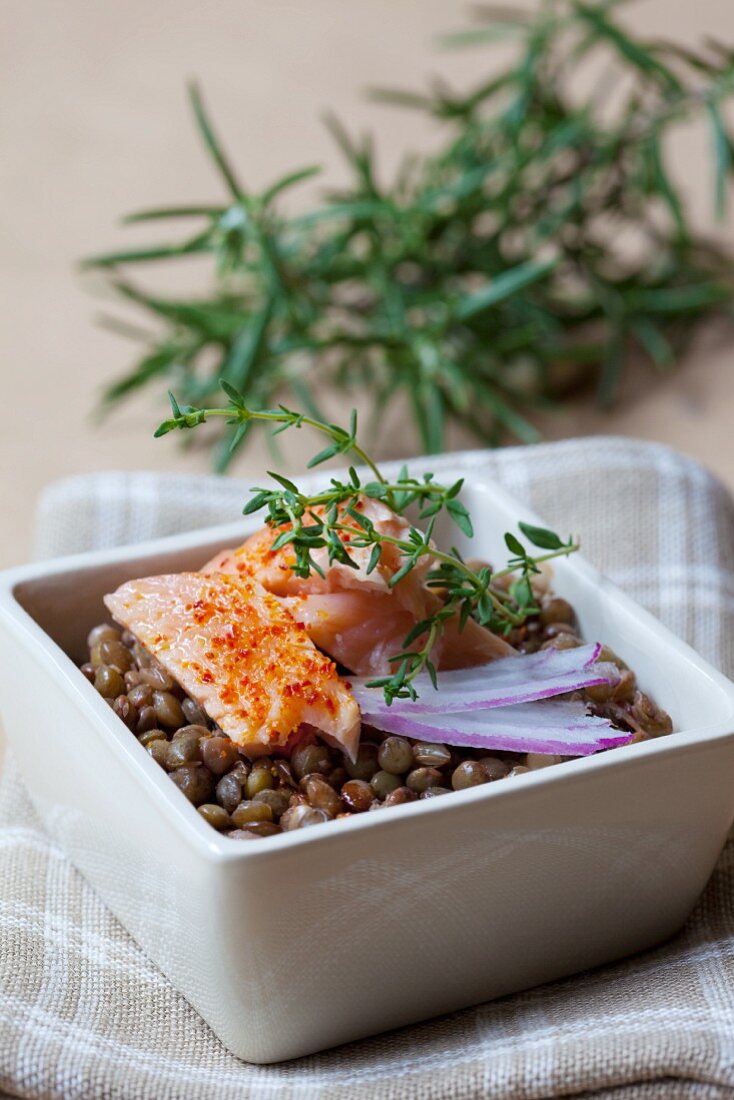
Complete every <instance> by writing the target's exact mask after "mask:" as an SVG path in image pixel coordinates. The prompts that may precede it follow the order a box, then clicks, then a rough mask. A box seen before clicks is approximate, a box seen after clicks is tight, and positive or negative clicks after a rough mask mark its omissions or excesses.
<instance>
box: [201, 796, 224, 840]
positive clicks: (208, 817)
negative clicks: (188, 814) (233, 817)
mask: <svg viewBox="0 0 734 1100" xmlns="http://www.w3.org/2000/svg"><path fill="white" fill-rule="evenodd" d="M198 810H199V813H200V814H201V816H202V817H203V818H204V821H207V822H208V823H209V824H210V825H211V827H212V828H213V829H216V830H217V831H218V832H220V833H221V831H222V829H228V828H229V827H230V825H231V824H232V823H231V821H230V817H229V814H228V813H227V811H226V810H225V809H224V807H223V806H218V805H217V804H216V802H205V803H204V804H203V805H202V806H199V807H198Z"/></svg>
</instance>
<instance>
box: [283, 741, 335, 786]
mask: <svg viewBox="0 0 734 1100" xmlns="http://www.w3.org/2000/svg"><path fill="white" fill-rule="evenodd" d="M333 766H334V765H333V763H332V760H331V756H330V754H329V750H328V749H327V748H326V745H316V744H312V745H300V746H299V747H298V748H297V749H295V750H294V752H293V755H292V757H291V767H292V768H293V773H294V775H295V776H296V778H297V779H303V777H304V775H311V774H312V773H315V772H318V774H319V775H328V774H329V772H330V771H331V770H332V768H333Z"/></svg>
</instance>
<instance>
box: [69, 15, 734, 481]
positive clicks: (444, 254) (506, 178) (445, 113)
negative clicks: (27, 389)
mask: <svg viewBox="0 0 734 1100" xmlns="http://www.w3.org/2000/svg"><path fill="white" fill-rule="evenodd" d="M623 9H624V5H623V4H621V3H619V2H615V0H539V2H538V3H537V4H535V5H528V6H523V7H522V8H519V7H518V8H517V10H515V6H514V5H510V6H508V5H506V4H505V5H494V4H482V5H480V6H478V8H477V16H478V18H479V20H480V22H479V24H478V25H477V26H475V27H471V28H470V29H469V30H467V31H465V32H462V33H461V34H459V35H455V36H452V37H451V38H450V39H448V40H447V41H446V43H445V44H446V45H449V46H457V45H463V46H473V45H476V46H482V47H484V46H486V47H487V48H491V44H492V42H493V41H494V40H495V39H496V38H498V37H500V38H502V40H503V41H504V42H505V43H509V44H510V45H511V46H512V48H513V50H514V56H512V58H511V60H509V61H508V62H507V63H505V64H504V65H501V66H500V67H499V68H498V67H496V66H495V67H494V68H492V67H491V66H490V67H489V69H488V73H487V78H486V79H482V80H480V81H479V82H478V84H477V85H476V87H470V88H468V89H466V90H455V89H450V88H448V87H447V86H446V84H445V83H441V82H436V83H435V84H434V85H433V86H431V87H430V88H429V89H428V90H427V91H426V92H425V93H423V92H421V93H416V92H413V91H407V92H403V91H397V92H393V91H387V92H386V91H380V92H379V93H376V95H375V98H378V99H380V100H381V102H383V103H391V104H393V105H394V106H397V107H399V108H407V109H411V110H418V111H421V112H423V113H424V114H427V115H428V116H430V117H431V118H432V120H433V123H434V126H435V128H436V131H437V134H436V139H437V140H436V142H435V146H436V151H435V152H434V153H432V154H430V155H427V156H417V157H415V156H414V157H406V158H405V161H404V164H403V166H402V167H401V169H400V170H399V171H398V172H397V174H396V175H395V176H394V177H393V178H386V177H385V176H384V174H381V173H380V171H379V167H378V163H377V155H376V152H375V147H374V145H373V143H372V141H371V140H368V139H365V140H357V139H355V138H353V137H352V136H350V135H349V134H348V133H347V132H346V130H345V129H344V127H343V126H342V125H341V124H340V123H338V122H336V121H335V120H333V119H332V120H331V121H330V124H329V125H330V129H331V132H332V134H333V136H334V138H335V140H336V142H337V144H338V146H339V148H340V151H341V153H342V154H343V156H344V158H345V160H346V163H347V170H348V179H349V182H348V184H347V185H346V186H345V187H344V188H343V189H342V190H340V191H338V192H332V193H330V194H327V196H326V197H325V198H324V199H322V200H318V201H316V202H315V203H314V204H313V205H311V206H309V207H308V208H307V209H306V210H305V212H303V213H300V214H295V216H294V215H293V214H292V213H291V212H290V211H288V210H286V209H285V208H284V203H285V202H287V201H288V200H289V198H290V195H291V189H292V188H293V187H295V186H296V185H298V184H300V183H301V182H302V181H304V180H306V179H308V178H310V177H312V176H313V175H314V173H315V171H316V169H314V168H305V169H303V170H302V171H295V172H289V173H287V174H286V175H284V176H283V177H282V178H280V179H278V180H276V181H275V182H274V183H273V184H272V185H270V186H268V187H265V188H264V189H263V190H261V191H259V192H258V191H254V190H252V189H250V188H248V187H246V186H245V184H244V183H243V181H242V180H241V178H240V176H239V173H238V171H237V170H236V167H235V165H234V163H233V160H232V159H231V158H230V157H229V155H228V154H227V153H226V152H225V150H224V147H223V144H222V142H221V141H220V139H219V137H218V135H217V134H216V131H215V128H214V126H213V125H212V122H211V119H210V118H209V115H208V113H207V111H206V110H205V107H204V104H203V102H202V98H201V95H200V93H199V91H198V90H197V89H196V88H193V89H192V90H191V104H192V109H193V113H194V117H195V121H196V126H197V128H198V131H199V133H200V136H201V138H202V140H203V143H204V146H205V149H206V152H207V155H208V156H209V157H210V158H211V160H212V163H213V166H214V168H215V171H216V173H217V177H218V179H219V182H220V184H221V189H222V194H223V197H222V199H221V200H220V201H219V202H213V203H211V202H210V203H204V204H195V205H187V206H171V207H166V208H163V209H160V208H158V209H153V210H145V211H143V212H141V213H138V214H134V215H132V216H131V217H129V218H128V219H127V222H129V223H136V224H139V225H151V226H155V227H159V228H160V229H161V231H163V230H169V229H172V228H174V227H179V226H181V227H183V228H182V229H181V232H180V233H179V234H171V235H170V236H169V235H168V234H166V239H163V240H161V241H156V242H153V243H152V244H150V245H148V246H144V247H136V248H126V249H122V250H120V251H116V252H108V253H106V254H104V255H98V256H95V257H92V258H91V259H90V260H89V261H88V262H87V263H88V266H91V267H95V268H97V269H98V270H99V271H101V272H106V273H107V274H108V277H109V278H110V281H111V286H112V288H113V290H114V291H115V292H116V294H117V297H118V298H119V300H120V302H121V304H122V305H127V306H130V307H132V308H133V309H136V310H138V311H140V312H144V313H145V314H147V316H148V317H149V318H150V320H151V321H152V322H153V326H154V328H153V331H152V332H151V334H150V336H149V337H143V343H144V346H143V350H142V353H141V354H140V356H139V358H138V359H137V362H136V364H135V366H134V367H133V368H132V369H131V370H130V372H129V373H127V374H126V375H125V376H124V377H122V378H120V379H119V381H116V382H115V383H114V384H113V385H112V386H111V387H110V388H109V389H108V390H107V393H106V397H105V401H106V404H107V405H109V404H112V403H114V402H117V401H119V400H121V399H123V398H124V397H126V396H127V395H129V394H131V393H133V392H135V391H137V390H138V389H140V388H141V387H145V386H148V385H150V384H155V383H156V382H161V381H163V380H165V381H166V382H167V383H168V385H170V386H172V387H173V388H174V389H175V390H176V392H177V393H178V394H180V395H181V397H182V398H183V399H184V400H185V401H187V402H191V403H192V404H194V405H197V404H210V405H213V404H214V403H215V402H216V401H217V400H219V397H220V391H219V380H220V379H224V380H226V381H228V382H230V383H231V384H232V385H234V386H236V387H237V389H238V390H239V391H240V392H241V393H243V394H244V395H245V397H246V399H247V402H248V404H249V406H250V407H251V408H263V409H267V408H269V407H271V406H273V405H275V404H277V403H278V401H280V400H285V401H286V403H295V404H297V405H298V407H301V408H304V409H306V410H307V411H308V412H309V413H311V414H312V415H313V416H314V417H316V418H320V419H323V417H322V416H321V414H320V413H319V410H318V401H319V400H320V395H321V394H323V393H324V392H325V391H326V390H329V389H331V390H334V389H336V390H343V391H346V392H348V393H349V394H350V395H351V396H350V403H353V402H354V400H355V398H356V395H358V394H359V395H365V396H366V397H367V398H368V400H369V403H370V404H371V405H372V407H373V409H374V422H375V424H377V423H379V421H380V418H381V416H382V413H383V411H384V410H385V408H386V407H388V406H390V405H392V404H393V402H395V401H396V400H400V399H402V401H403V402H404V403H405V406H406V407H407V409H408V410H409V414H410V415H411V416H412V419H413V423H414V425H415V428H416V429H417V432H418V435H419V437H420V446H421V448H422V449H423V451H425V452H439V451H442V450H444V449H445V440H446V431H447V427H448V425H449V424H450V423H451V422H452V421H453V422H459V423H460V424H461V425H462V426H463V427H464V428H465V429H468V430H469V431H470V432H472V433H474V434H476V435H477V436H478V437H480V438H481V439H482V440H483V441H486V442H489V443H491V444H494V443H497V442H500V441H502V439H504V438H506V437H507V436H508V435H509V436H514V437H518V438H520V439H522V440H524V441H529V440H532V439H533V438H535V437H536V436H537V431H536V427H535V424H534V421H535V419H536V410H537V409H538V407H539V405H548V404H549V403H558V402H559V401H563V400H566V399H567V396H568V395H569V394H570V392H571V391H572V390H574V389H577V388H579V387H582V386H583V385H584V384H587V386H588V384H592V385H594V384H595V385H596V388H597V393H598V398H599V402H600V403H601V404H602V405H607V404H609V403H610V402H611V401H613V400H614V399H615V397H616V396H617V394H618V392H619V388H620V383H621V380H622V377H623V373H624V372H625V371H629V370H631V369H635V368H639V366H640V365H642V366H643V368H644V365H645V364H651V365H653V367H654V368H655V369H657V370H659V371H660V372H664V371H666V370H668V369H669V368H670V367H671V366H672V365H673V364H674V363H675V361H676V359H677V357H678V356H679V354H680V352H681V351H682V349H683V348H684V347H685V346H686V343H687V340H688V339H689V337H690V335H691V333H692V332H693V330H694V328H695V327H696V325H697V324H698V323H699V322H700V321H701V320H702V319H703V318H705V317H708V316H709V315H711V314H713V313H724V314H725V313H727V312H730V311H731V306H732V283H733V280H732V259H731V254H730V253H729V252H728V251H727V249H726V247H725V246H724V244H723V243H722V242H721V241H720V240H719V241H716V240H713V241H708V240H706V239H704V238H703V237H702V236H701V235H700V234H699V233H698V232H697V231H696V228H695V226H694V224H693V221H692V218H691V216H690V212H689V206H688V202H687V200H686V196H685V193H684V191H683V190H682V189H681V188H680V187H679V185H678V182H677V181H676V179H675V177H674V175H673V174H672V173H671V172H670V171H669V168H668V163H667V160H668V149H669V141H670V138H671V136H673V133H674V131H675V130H676V129H677V128H678V127H679V126H681V125H685V124H686V123H688V122H689V121H692V120H694V119H699V120H701V121H702V122H703V123H704V125H705V126H706V128H707V129H708V131H709V133H710V136H711V149H712V154H711V166H710V169H708V172H709V174H710V176H711V184H712V186H711V191H712V205H713V208H714V211H715V213H716V215H717V216H718V217H720V218H721V217H723V215H724V213H725V208H726V200H727V191H728V189H729V184H730V182H731V179H732V172H733V169H734V144H733V142H732V136H731V126H730V122H729V120H728V115H727V111H728V108H729V106H730V105H731V102H732V99H733V98H734V47H732V46H731V45H730V44H726V43H722V42H719V41H716V40H715V39H712V38H707V39H705V40H704V42H703V44H701V45H698V44H688V43H686V45H685V46H681V45H677V44H675V43H671V42H668V41H665V40H664V39H662V38H655V39H650V38H646V37H644V36H641V35H635V34H634V33H632V32H630V31H629V30H628V28H627V27H626V26H625V22H624V10H623ZM591 68H593V70H594V72H596V73H598V79H596V80H592V81H589V79H588V77H589V72H590V69H591ZM698 167H700V169H701V171H703V170H704V167H703V166H697V168H698ZM187 226H190V227H191V228H187ZM187 257H195V258H196V259H197V261H201V260H202V259H204V260H207V261H209V264H210V270H209V272H208V273H207V275H206V277H205V279H204V280H203V283H202V286H201V290H200V292H199V293H198V294H195V295H192V296H182V295H181V294H177V293H175V291H173V290H172V291H171V292H170V293H169V294H165V293H162V292H156V291H154V290H153V289H150V288H149V287H147V286H146V285H144V283H143V282H142V281H140V280H139V278H138V274H139V273H142V272H144V271H145V270H146V268H148V269H149V268H150V267H151V265H155V264H157V263H158V262H160V261H164V262H168V261H170V260H172V259H173V260H177V261H178V262H180V263H184V262H185V261H186V258H187ZM117 328H118V331H119V328H120V326H119V324H118V326H117ZM131 335H132V333H131ZM630 352H635V353H636V354H634V355H631V354H630ZM365 404H367V402H365ZM233 437H234V442H235V446H234V447H232V446H231V445H230V444H231V443H232V440H233ZM246 439H247V433H246V432H240V431H239V425H234V426H229V427H223V431H222V435H221V437H220V438H219V439H218V440H217V442H216V450H215V455H214V462H215V465H216V466H217V468H219V469H223V468H224V467H225V466H226V465H227V464H228V463H229V462H230V461H231V459H232V456H233V455H234V454H235V453H236V450H237V447H238V446H240V445H243V444H244V442H245V441H246ZM408 442H409V441H408V440H406V443H408Z"/></svg>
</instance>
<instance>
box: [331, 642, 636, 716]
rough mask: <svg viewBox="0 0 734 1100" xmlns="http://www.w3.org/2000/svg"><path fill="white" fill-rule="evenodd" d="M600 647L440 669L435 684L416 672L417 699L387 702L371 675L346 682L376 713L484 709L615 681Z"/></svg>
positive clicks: (613, 670)
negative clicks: (447, 670) (436, 685)
mask: <svg viewBox="0 0 734 1100" xmlns="http://www.w3.org/2000/svg"><path fill="white" fill-rule="evenodd" d="M601 649H602V647H601V644H599V643H592V644H589V645H583V646H579V647H578V648H577V649H543V650H540V651H539V652H538V653H525V654H519V655H518V656H517V657H502V658H500V659H499V660H497V661H492V663H491V664H487V665H479V666H476V667H474V668H462V669H455V670H451V671H450V672H440V673H439V674H438V688H437V689H435V688H434V687H433V684H432V683H431V681H430V679H429V677H428V675H421V676H417V677H416V679H415V680H414V681H413V686H414V687H415V689H416V691H417V692H418V698H417V699H415V700H412V699H396V700H394V702H393V703H391V704H390V705H389V706H388V704H387V703H386V702H385V698H384V695H383V693H382V689H381V688H370V687H367V684H368V682H369V678H367V677H359V676H355V677H353V678H352V677H349V678H348V683H349V685H350V687H351V689H352V692H353V694H354V697H355V698H356V700H357V702H358V703H359V705H360V707H361V708H362V712H363V713H365V712H369V713H370V714H372V715H375V714H380V715H382V714H386V713H387V712H388V711H390V712H392V713H396V714H397V713H399V714H403V715H406V716H414V715H415V716H418V715H423V714H457V713H462V712H465V711H475V710H478V711H483V710H487V709H488V708H490V707H509V706H515V705H517V704H518V703H530V702H534V701H535V700H537V699H550V698H552V697H553V696H554V695H563V694H565V693H566V692H568V691H580V690H581V689H582V688H587V687H594V686H595V685H597V684H610V683H611V684H615V683H616V682H617V680H618V679H619V673H618V671H617V669H616V668H615V666H614V665H610V664H605V663H601V662H599V661H598V657H599V654H600V653H601Z"/></svg>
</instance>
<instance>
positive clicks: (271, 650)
mask: <svg viewBox="0 0 734 1100" xmlns="http://www.w3.org/2000/svg"><path fill="white" fill-rule="evenodd" d="M105 604H106V605H107V607H108V609H109V611H110V612H111V614H112V615H113V616H114V618H115V619H116V620H117V622H118V623H120V624H121V625H122V626H124V627H126V628H127V629H128V630H130V631H131V632H132V633H133V634H135V636H136V637H137V638H138V639H139V640H140V642H141V643H142V645H144V646H145V648H146V649H147V650H148V651H149V652H150V653H151V654H153V656H154V657H156V659H157V660H158V661H159V662H160V663H161V664H162V665H163V667H164V668H165V669H166V671H167V672H168V673H169V674H170V675H171V676H173V677H174V678H175V679H176V680H177V681H178V683H179V684H180V685H181V686H182V687H183V688H184V690H185V691H186V692H188V694H189V695H190V696H191V697H192V698H193V699H195V700H196V702H197V703H199V704H200V706H202V707H203V708H204V710H205V711H206V713H207V714H208V715H209V717H210V718H211V719H213V720H214V721H215V722H216V723H217V724H218V725H219V726H220V727H221V729H222V730H223V731H224V732H225V733H226V734H228V736H229V737H231V738H232V740H233V741H236V742H237V744H238V745H240V746H241V747H242V748H243V749H244V750H245V752H246V753H247V754H248V755H250V756H256V755H261V754H263V753H268V752H270V751H271V750H272V749H274V748H275V747H278V748H283V747H285V746H286V745H288V743H289V741H292V740H293V738H294V735H296V734H297V732H298V731H299V729H300V727H302V726H304V725H308V726H312V727H314V728H315V729H317V730H318V732H319V734H320V736H322V737H323V738H324V739H325V740H327V741H329V742H330V743H331V744H334V745H336V746H338V747H341V748H342V749H343V750H344V751H345V752H346V753H347V754H348V755H349V756H354V754H355V752H356V749H357V745H358V743H359V732H360V714H359V707H358V706H357V703H356V702H355V700H354V698H353V696H352V694H351V692H350V691H349V689H348V687H347V686H346V684H345V683H344V681H343V680H341V679H340V677H339V676H338V674H337V670H336V666H335V664H334V662H333V661H332V660H330V659H329V657H327V656H326V655H325V654H324V653H321V652H320V651H319V650H318V649H317V648H316V646H315V645H314V643H313V641H312V640H311V638H310V637H309V635H308V634H307V632H306V630H305V629H304V626H303V625H302V624H300V623H299V622H297V621H296V619H295V618H294V617H293V616H292V615H291V614H290V613H289V611H288V609H287V608H286V607H284V606H283V605H282V603H281V602H280V601H279V600H278V599H276V598H275V597H274V596H273V595H271V594H270V593H269V592H267V591H266V590H265V588H263V586H262V585H261V584H259V583H258V581H256V580H255V579H253V578H252V577H246V576H242V575H240V576H229V575H226V574H211V575H208V576H205V575H203V574H201V573H176V574H173V575H170V576H160V577H146V578H143V579H142V580H134V581H128V582H127V583H126V584H123V585H121V587H120V588H118V589H117V591H116V592H114V593H112V594H111V595H108V596H105Z"/></svg>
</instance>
